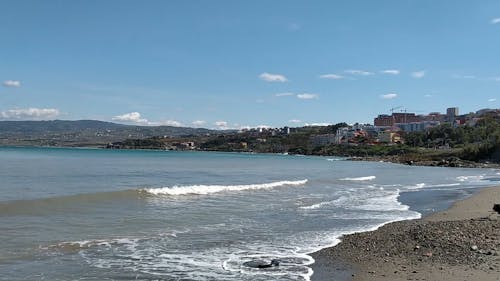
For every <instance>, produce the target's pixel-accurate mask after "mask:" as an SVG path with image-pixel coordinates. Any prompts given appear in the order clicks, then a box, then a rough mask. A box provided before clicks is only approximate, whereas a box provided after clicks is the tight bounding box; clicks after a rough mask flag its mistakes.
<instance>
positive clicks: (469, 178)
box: [457, 175, 485, 182]
mask: <svg viewBox="0 0 500 281" xmlns="http://www.w3.org/2000/svg"><path fill="white" fill-rule="evenodd" d="M484 176H485V175H478V176H459V177H457V181H460V182H465V181H467V182H478V181H481V180H483V179H484Z"/></svg>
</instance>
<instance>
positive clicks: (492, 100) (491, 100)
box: [488, 99, 497, 102]
mask: <svg viewBox="0 0 500 281" xmlns="http://www.w3.org/2000/svg"><path fill="white" fill-rule="evenodd" d="M488 101H489V102H494V101H497V99H489V100H488Z"/></svg>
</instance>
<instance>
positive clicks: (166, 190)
mask: <svg viewBox="0 0 500 281" xmlns="http://www.w3.org/2000/svg"><path fill="white" fill-rule="evenodd" d="M306 183H307V179H305V180H297V181H277V182H271V183H263V184H247V185H187V186H173V187H162V188H146V189H143V190H144V191H146V192H148V193H151V194H154V195H189V194H197V195H206V194H212V193H218V192H224V191H244V190H258V189H272V188H276V187H281V186H300V185H304V184H306Z"/></svg>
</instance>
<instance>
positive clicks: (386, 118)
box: [373, 114, 395, 127]
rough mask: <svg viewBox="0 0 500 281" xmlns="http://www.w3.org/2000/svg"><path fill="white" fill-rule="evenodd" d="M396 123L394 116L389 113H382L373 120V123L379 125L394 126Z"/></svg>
mask: <svg viewBox="0 0 500 281" xmlns="http://www.w3.org/2000/svg"><path fill="white" fill-rule="evenodd" d="M394 123H395V122H394V117H393V116H392V115H387V114H380V115H379V116H377V118H375V119H374V120H373V124H374V125H375V126H377V127H392V126H394Z"/></svg>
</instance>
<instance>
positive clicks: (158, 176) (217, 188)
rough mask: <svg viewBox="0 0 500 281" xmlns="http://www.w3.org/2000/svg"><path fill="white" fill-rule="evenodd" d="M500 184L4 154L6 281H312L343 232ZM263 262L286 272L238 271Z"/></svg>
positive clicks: (330, 168)
mask: <svg viewBox="0 0 500 281" xmlns="http://www.w3.org/2000/svg"><path fill="white" fill-rule="evenodd" d="M499 177H500V176H499V171H497V170H493V169H458V168H454V169H451V168H432V167H411V166H403V165H395V164H389V163H377V162H352V161H344V160H343V159H340V158H332V157H304V156H302V157H299V156H293V155H263V154H237V153H213V152H172V151H125V150H100V149H56V148H5V147H4V148H0V280H309V279H310V277H311V275H312V274H313V271H312V269H311V268H310V267H309V266H310V265H311V264H312V263H313V262H314V260H313V259H312V258H311V257H310V256H309V254H310V253H312V252H314V251H317V250H319V249H322V248H324V247H328V246H332V245H335V244H336V243H338V242H339V238H340V236H341V235H343V234H347V233H352V232H358V231H366V230H371V229H375V228H377V227H379V226H380V225H383V224H385V223H388V222H391V221H397V220H406V219H415V218H419V217H420V216H421V215H422V213H426V212H431V211H434V210H436V208H443V207H444V206H445V205H446V204H449V203H450V202H452V201H453V200H456V199H457V198H461V197H464V196H467V195H468V194H471V193H472V192H474V191H475V190H476V189H477V188H479V187H481V186H488V185H494V184H496V183H498V178H499ZM402 194H403V195H404V196H401V195H402ZM403 197H404V198H403ZM401 198H403V199H404V200H401ZM255 259H259V260H267V261H270V260H271V259H280V260H281V264H280V266H279V267H273V268H269V269H254V268H248V267H246V266H244V265H243V264H244V262H246V261H251V260H255Z"/></svg>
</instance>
